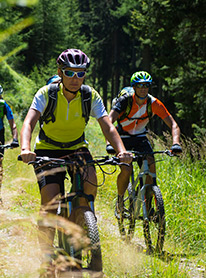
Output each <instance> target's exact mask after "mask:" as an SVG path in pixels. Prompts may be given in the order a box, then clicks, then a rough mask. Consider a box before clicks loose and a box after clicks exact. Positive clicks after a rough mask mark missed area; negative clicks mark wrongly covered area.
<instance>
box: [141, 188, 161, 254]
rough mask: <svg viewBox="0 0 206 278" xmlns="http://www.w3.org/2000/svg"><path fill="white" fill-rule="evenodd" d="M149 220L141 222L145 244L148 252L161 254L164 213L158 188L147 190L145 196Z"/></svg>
mask: <svg viewBox="0 0 206 278" xmlns="http://www.w3.org/2000/svg"><path fill="white" fill-rule="evenodd" d="M145 202H146V209H147V214H148V219H149V220H143V231H144V237H145V244H146V246H147V250H148V251H149V252H155V253H162V249H163V245H164V237H165V211H164V202H163V198H162V194H161V191H160V189H159V187H158V186H156V185H153V186H150V187H148V188H147V190H146V194H145Z"/></svg>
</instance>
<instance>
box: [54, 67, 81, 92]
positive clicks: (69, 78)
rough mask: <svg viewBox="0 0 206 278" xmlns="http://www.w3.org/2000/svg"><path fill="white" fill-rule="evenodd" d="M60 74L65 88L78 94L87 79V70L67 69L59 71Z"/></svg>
mask: <svg viewBox="0 0 206 278" xmlns="http://www.w3.org/2000/svg"><path fill="white" fill-rule="evenodd" d="M58 74H59V75H60V77H62V82H63V84H64V86H65V87H66V88H67V89H68V90H69V91H72V92H76V91H78V90H79V89H80V87H81V85H82V83H83V82H84V79H85V75H86V72H85V69H79V68H65V69H62V70H61V69H58Z"/></svg>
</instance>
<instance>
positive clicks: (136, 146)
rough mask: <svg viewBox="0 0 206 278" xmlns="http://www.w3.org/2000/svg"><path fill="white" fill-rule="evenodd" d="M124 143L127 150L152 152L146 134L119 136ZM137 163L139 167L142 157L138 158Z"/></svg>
mask: <svg viewBox="0 0 206 278" xmlns="http://www.w3.org/2000/svg"><path fill="white" fill-rule="evenodd" d="M121 138H122V141H123V143H124V146H125V148H126V150H127V151H137V152H152V151H153V150H152V146H151V143H150V141H149V139H148V138H147V137H146V136H139V137H136V136H130V137H129V136H128V137H125V138H124V136H123V137H121ZM138 165H139V167H140V168H141V166H142V158H139V160H138Z"/></svg>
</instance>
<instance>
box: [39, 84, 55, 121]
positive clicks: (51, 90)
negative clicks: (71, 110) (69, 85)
mask: <svg viewBox="0 0 206 278" xmlns="http://www.w3.org/2000/svg"><path fill="white" fill-rule="evenodd" d="M58 91H59V83H54V84H49V85H48V104H47V107H46V109H45V111H44V114H43V115H42V116H41V117H40V120H39V121H40V126H41V125H42V123H43V122H45V123H46V124H47V123H48V122H50V121H52V123H53V122H55V116H54V110H55V108H56V105H57V92H58Z"/></svg>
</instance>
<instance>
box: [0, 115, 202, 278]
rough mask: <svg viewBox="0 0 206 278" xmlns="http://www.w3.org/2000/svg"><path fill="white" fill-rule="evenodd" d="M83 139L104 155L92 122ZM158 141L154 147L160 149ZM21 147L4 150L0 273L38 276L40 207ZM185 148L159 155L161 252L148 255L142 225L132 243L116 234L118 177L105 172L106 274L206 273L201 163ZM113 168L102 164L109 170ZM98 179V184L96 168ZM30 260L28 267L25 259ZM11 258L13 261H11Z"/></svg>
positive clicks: (101, 202) (100, 212)
mask: <svg viewBox="0 0 206 278" xmlns="http://www.w3.org/2000/svg"><path fill="white" fill-rule="evenodd" d="M87 138H88V141H89V142H90V150H91V152H92V154H93V155H94V156H99V155H105V154H106V151H105V140H104V137H103V135H102V133H101V130H100V128H99V125H98V123H97V122H96V121H94V120H91V121H90V123H89V125H88V127H87ZM164 148H165V147H164V146H163V145H162V143H160V142H159V141H156V142H155V149H164ZM19 151H20V149H14V150H6V151H5V159H4V181H3V188H2V194H3V201H4V206H3V208H1V209H0V220H1V222H0V233H1V235H0V250H1V251H0V259H1V261H2V262H4V263H3V264H1V265H0V277H12V278H13V277H38V267H39V249H38V243H37V239H36V234H37V230H36V218H37V215H38V210H39V207H40V198H39V190H38V186H37V183H36V179H35V175H34V173H33V169H32V166H28V165H25V164H23V163H22V162H18V161H17V159H16V158H17V155H18V154H19ZM188 151H189V150H188V149H186V148H185V149H184V153H183V155H182V156H181V157H179V158H177V157H175V158H169V157H167V156H163V157H162V156H159V157H158V158H157V160H162V161H160V162H157V163H156V168H157V181H158V184H159V186H160V188H161V191H162V195H163V198H164V204H165V212H166V221H167V226H166V239H165V245H164V251H165V252H164V253H165V256H164V257H162V258H158V257H153V256H148V255H146V252H145V249H144V238H143V236H142V223H141V222H140V223H139V224H138V225H137V228H136V230H137V231H136V234H135V238H134V240H133V241H132V243H131V244H129V245H127V244H125V243H124V242H123V241H122V240H121V239H120V236H119V233H118V227H117V222H116V219H115V217H114V205H115V201H116V195H117V190H116V177H117V174H118V173H119V169H118V168H117V171H116V172H115V173H114V174H113V175H107V176H106V180H105V183H104V185H103V186H101V187H99V188H98V195H97V199H96V204H95V207H96V212H97V218H98V226H99V231H100V237H101V245H102V253H103V262H104V273H105V277H108V278H110V277H118V278H119V277H127V278H130V277H142V278H143V277H144V278H145V277H154V278H157V277H162V278H165V277H166V278H170V277H171V278H173V277H175V278H176V277H177V278H178V277H181V278H182V277H204V273H203V271H204V268H205V242H206V238H205V234H206V229H205V226H206V225H205V224H206V223H205V216H206V215H205V214H206V213H205V210H206V209H205V199H206V196H205V195H206V194H205V162H204V161H203V160H197V159H195V160H193V161H192V160H191V159H190V158H189V157H188V155H187V153H188ZM113 169H114V168H113V167H111V166H110V167H109V166H107V167H105V170H107V171H108V172H112V171H113ZM97 172H98V181H99V182H98V183H99V184H101V183H102V173H101V171H100V170H99V169H97ZM27 260H33V264H32V266H31V267H30V268H29V266H28V264H26V263H25V262H26V261H27ZM12 261H14V263H13V264H12Z"/></svg>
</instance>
